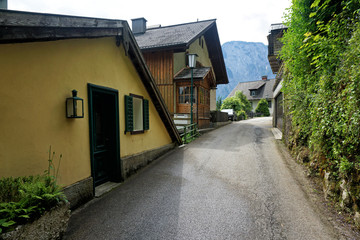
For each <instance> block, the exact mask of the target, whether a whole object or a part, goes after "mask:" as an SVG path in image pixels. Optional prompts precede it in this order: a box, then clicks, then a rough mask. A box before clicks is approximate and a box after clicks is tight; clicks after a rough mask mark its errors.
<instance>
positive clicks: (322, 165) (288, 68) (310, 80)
mask: <svg viewBox="0 0 360 240" xmlns="http://www.w3.org/2000/svg"><path fill="white" fill-rule="evenodd" d="M359 9H360V2H359V1H355V0H345V1H337V0H323V1H320V0H315V1H314V0H305V1H304V0H302V1H300V0H294V1H293V4H292V6H291V8H290V11H289V14H288V15H287V16H286V23H285V24H286V25H287V26H288V27H289V29H288V31H287V32H286V33H285V35H284V37H283V43H284V46H283V48H282V51H281V57H282V60H283V61H284V64H285V74H284V76H285V77H284V84H283V91H284V93H285V95H286V101H287V106H288V107H289V113H291V122H292V130H291V131H290V132H291V136H289V139H290V140H289V142H290V144H291V146H292V147H293V148H295V150H299V149H303V147H306V148H309V149H310V156H311V158H310V161H311V162H310V164H309V166H311V168H312V169H313V170H314V172H315V173H318V174H319V175H321V176H323V177H324V178H326V180H325V183H328V185H327V186H326V187H325V190H329V191H330V192H332V193H331V195H332V194H334V196H335V198H336V199H337V200H338V201H339V202H340V204H341V206H342V207H343V208H344V209H352V210H354V211H360V210H359V207H360V187H359V186H360V152H359V149H360V126H359V123H360V88H359V86H360V74H359V72H360V66H359V62H360V26H359ZM325 185H326V184H325Z"/></svg>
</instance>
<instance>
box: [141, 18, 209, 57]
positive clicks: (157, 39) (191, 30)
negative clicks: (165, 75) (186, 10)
mask: <svg viewBox="0 0 360 240" xmlns="http://www.w3.org/2000/svg"><path fill="white" fill-rule="evenodd" d="M214 23H215V20H206V21H200V22H193V23H185V24H179V25H173V26H167V27H159V28H151V29H147V30H146V32H145V33H143V34H137V35H135V38H136V41H137V42H138V45H139V47H140V49H142V50H144V49H148V48H159V47H167V46H177V45H179V46H181V45H185V46H188V45H189V44H190V43H191V42H192V41H193V40H195V39H196V38H197V37H198V36H200V35H201V34H203V33H204V32H205V31H206V30H207V29H208V28H209V27H211V26H212V25H213V24H214Z"/></svg>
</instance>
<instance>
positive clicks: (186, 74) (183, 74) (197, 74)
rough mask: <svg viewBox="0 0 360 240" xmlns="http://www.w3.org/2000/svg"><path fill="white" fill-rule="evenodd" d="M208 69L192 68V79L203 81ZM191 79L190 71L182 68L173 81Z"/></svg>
mask: <svg viewBox="0 0 360 240" xmlns="http://www.w3.org/2000/svg"><path fill="white" fill-rule="evenodd" d="M210 69H211V68H209V67H202V68H194V70H193V78H194V79H204V78H205V77H206V75H207V74H208V73H209V72H210ZM190 78H191V69H190V68H184V69H183V70H181V71H180V72H179V73H178V74H176V75H175V77H174V79H175V80H188V79H190Z"/></svg>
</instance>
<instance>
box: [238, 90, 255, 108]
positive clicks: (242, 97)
mask: <svg viewBox="0 0 360 240" xmlns="http://www.w3.org/2000/svg"><path fill="white" fill-rule="evenodd" d="M235 96H236V97H237V98H238V99H240V101H241V102H242V103H243V104H244V109H243V110H244V111H245V112H246V113H249V112H251V109H252V108H251V104H250V102H249V100H247V98H246V96H245V94H244V93H243V92H241V91H237V92H236V93H235Z"/></svg>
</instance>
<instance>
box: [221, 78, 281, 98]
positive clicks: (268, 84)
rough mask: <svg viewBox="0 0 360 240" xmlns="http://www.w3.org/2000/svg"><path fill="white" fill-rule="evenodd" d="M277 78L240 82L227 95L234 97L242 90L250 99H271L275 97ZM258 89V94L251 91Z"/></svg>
mask: <svg viewBox="0 0 360 240" xmlns="http://www.w3.org/2000/svg"><path fill="white" fill-rule="evenodd" d="M274 83H275V79H269V80H266V81H265V80H258V81H251V82H240V83H238V85H237V86H236V87H235V88H234V89H233V90H232V91H231V93H230V94H229V95H228V96H227V97H232V96H234V95H235V93H236V92H237V91H241V92H243V93H244V94H245V96H246V98H247V99H248V100H259V99H262V98H266V99H271V98H273V86H274ZM251 90H257V91H258V93H257V95H256V96H251V95H250V91H251Z"/></svg>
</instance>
